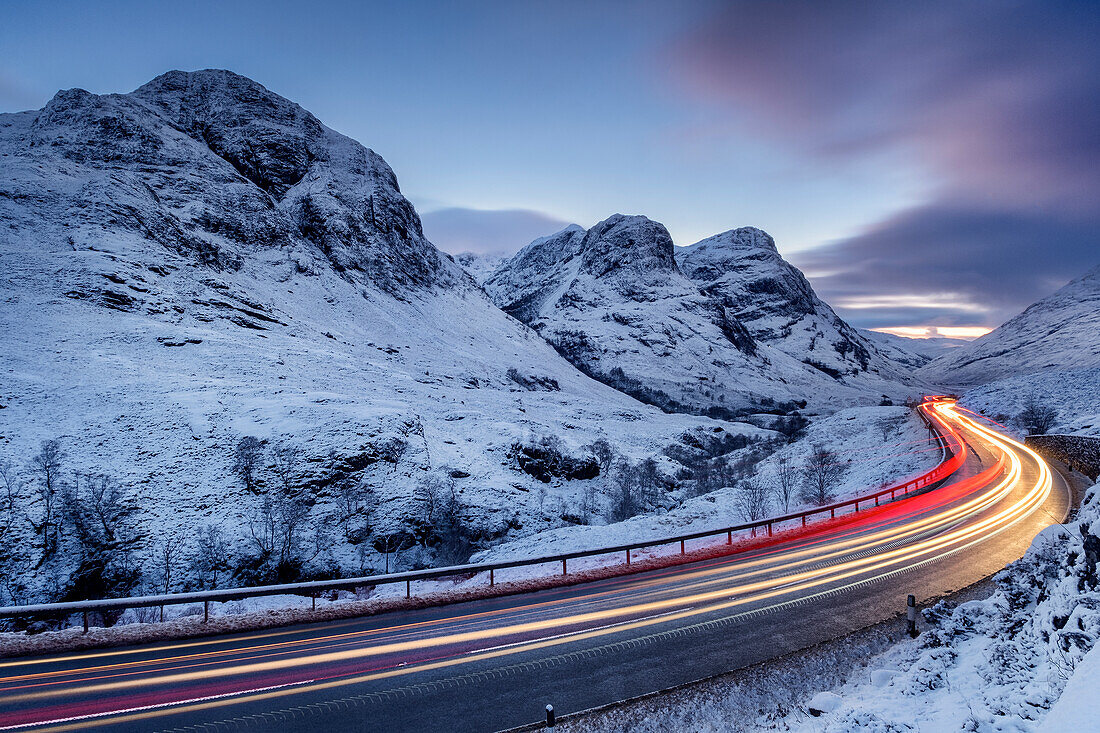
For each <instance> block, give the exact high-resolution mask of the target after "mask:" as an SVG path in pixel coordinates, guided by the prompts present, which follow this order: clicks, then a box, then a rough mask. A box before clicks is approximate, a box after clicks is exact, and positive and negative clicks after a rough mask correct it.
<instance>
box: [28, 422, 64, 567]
mask: <svg viewBox="0 0 1100 733" xmlns="http://www.w3.org/2000/svg"><path fill="white" fill-rule="evenodd" d="M64 461H65V451H63V450H62V449H61V441H60V440H59V439H57V438H55V439H53V440H46V441H43V443H42V445H41V448H40V449H39V451H38V453H37V454H36V455H35V456H34V457H33V458H32V459H31V471H32V472H33V473H34V475H35V490H36V495H37V498H38V504H39V513H38V521H34V520H33V519H32V520H31V524H32V526H33V527H34V531H35V532H36V533H37V534H38V536H39V537H40V538H41V547H42V558H43V560H45V559H48V558H49V557H51V556H52V555H53V554H54V553H55V552H56V551H57V546H58V533H59V529H60V528H59V526H58V525H59V522H58V516H57V514H58V512H57V503H58V493H59V492H60V490H61V471H62V467H63V465H64Z"/></svg>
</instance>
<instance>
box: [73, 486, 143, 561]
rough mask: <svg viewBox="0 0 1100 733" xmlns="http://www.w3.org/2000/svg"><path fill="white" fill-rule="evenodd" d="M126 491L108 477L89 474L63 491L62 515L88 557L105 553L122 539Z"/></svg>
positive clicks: (82, 551) (83, 552)
mask: <svg viewBox="0 0 1100 733" xmlns="http://www.w3.org/2000/svg"><path fill="white" fill-rule="evenodd" d="M124 499H125V492H124V491H123V489H122V488H121V487H120V486H119V485H118V484H117V483H116V482H115V481H114V480H113V479H112V478H111V477H110V476H108V475H106V474H102V473H100V474H96V473H86V474H81V475H78V476H77V477H76V480H75V481H73V482H72V483H69V484H66V485H65V486H63V487H62V489H61V498H60V503H59V506H60V516H61V517H62V519H63V521H64V522H65V523H66V525H67V526H68V527H69V528H71V531H72V534H73V536H74V537H75V538H76V540H77V542H78V543H79V546H80V550H81V554H82V555H84V556H87V555H95V554H99V553H103V552H105V551H107V550H108V549H110V547H111V545H113V544H114V543H115V542H117V541H118V540H119V534H120V530H121V524H122V520H123V517H124V515H125V513H126V508H125V506H124V503H123V502H124Z"/></svg>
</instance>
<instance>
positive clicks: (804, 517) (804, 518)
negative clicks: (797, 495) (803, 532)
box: [802, 514, 806, 527]
mask: <svg viewBox="0 0 1100 733" xmlns="http://www.w3.org/2000/svg"><path fill="white" fill-rule="evenodd" d="M802 526H803V527H805V526H806V515H805V514H803V515H802Z"/></svg>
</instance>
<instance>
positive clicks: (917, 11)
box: [672, 0, 1100, 325]
mask: <svg viewBox="0 0 1100 733" xmlns="http://www.w3.org/2000/svg"><path fill="white" fill-rule="evenodd" d="M1097 37H1100V12H1097V9H1096V6H1095V4H1092V3H1085V2H1082V3H1076V2H1050V1H1048V0H1041V1H1040V0H1025V1H1017V2H1007V3H1006V2H993V1H992V0H977V1H976V2H966V3H958V2H927V3H908V2H906V3H901V2H890V1H888V0H887V1H884V0H867V1H866V2H829V3H819V2H798V3H795V4H794V5H792V4H789V3H771V2H741V3H736V4H733V5H730V6H728V7H726V8H725V9H724V10H723V11H722V12H720V13H718V14H717V15H716V16H715V17H713V18H711V19H709V20H708V22H707V23H705V24H703V25H700V26H699V27H697V28H695V29H694V30H693V31H691V32H690V33H688V34H687V35H685V36H684V37H682V38H681V39H680V40H679V41H678V43H677V44H676V45H675V47H674V48H673V50H672V59H673V65H672V66H673V69H674V72H673V73H674V79H675V80H676V82H677V84H678V85H679V86H680V87H681V88H683V89H686V90H688V92H689V93H690V94H691V95H693V96H694V97H695V99H696V100H697V101H701V102H703V103H704V104H710V105H714V106H717V107H718V108H720V109H722V110H723V111H724V112H725V113H726V117H727V118H728V119H729V121H730V126H731V130H732V129H744V128H745V127H748V128H750V129H752V130H754V131H755V132H756V133H757V134H761V135H767V136H770V137H772V138H775V139H778V140H780V141H783V142H784V143H785V144H787V145H788V146H790V147H792V148H794V149H797V150H800V151H802V153H803V154H804V156H805V160H806V165H807V166H828V165H829V164H830V161H834V162H835V161H836V160H838V159H851V158H852V157H858V156H873V155H876V154H880V153H883V152H889V153H893V154H896V155H900V156H901V157H903V158H904V159H907V160H908V161H910V164H911V165H912V166H913V167H914V169H915V170H919V171H920V172H921V174H922V175H923V176H925V177H927V178H928V179H929V180H930V181H931V189H930V193H929V195H928V198H927V200H926V201H924V202H923V203H921V204H919V205H917V206H915V207H914V208H913V209H911V210H909V211H904V212H900V213H898V214H896V215H894V216H892V217H890V218H889V219H887V220H885V221H882V222H879V223H877V224H875V225H874V226H871V227H869V228H868V229H867V230H866V231H865V232H864V233H863V234H860V235H859V236H856V237H853V238H851V239H849V240H846V241H842V242H835V243H832V244H829V245H828V246H826V247H823V248H822V249H821V250H820V251H819V252H817V253H812V252H811V253H809V254H807V255H806V257H804V258H803V261H804V262H805V264H806V265H807V267H808V269H810V270H811V272H812V271H813V270H815V269H816V270H819V271H827V272H830V273H833V274H829V275H826V276H824V277H815V278H814V282H815V284H818V285H820V288H821V290H822V291H823V294H825V295H826V296H827V297H828V295H829V294H830V293H831V294H832V295H833V296H834V297H847V298H849V299H851V300H852V301H853V302H860V300H859V299H860V298H862V299H863V302H870V300H871V296H873V295H883V294H895V295H896V294H901V295H906V296H912V297H922V296H923V297H927V298H929V299H935V300H938V301H940V302H944V301H945V297H944V296H949V297H955V298H961V299H962V300H960V301H959V302H966V303H970V304H980V305H982V306H984V307H985V309H986V311H985V313H984V314H981V316H980V317H978V318H976V317H975V315H974V314H973V312H969V313H968V312H966V311H964V310H958V311H952V309H951V308H944V309H942V311H943V314H944V317H951V318H953V319H955V320H956V321H960V322H966V323H967V325H971V324H972V323H973V324H974V325H995V324H996V323H997V322H999V320H1003V319H1004V318H1005V317H1007V316H1009V315H1011V314H1013V313H1014V312H1016V311H1018V310H1020V309H1021V308H1023V307H1025V306H1026V305H1028V304H1029V303H1030V302H1032V301H1033V300H1034V299H1035V298H1036V297H1040V296H1042V295H1045V294H1047V293H1049V292H1050V291H1051V290H1052V289H1053V285H1052V284H1053V283H1055V282H1064V281H1065V280H1068V279H1070V278H1071V277H1074V276H1077V275H1080V274H1081V273H1082V272H1084V271H1085V270H1087V269H1088V268H1089V267H1091V266H1093V265H1095V264H1096V262H1097V261H1098V260H1100V256H1098V255H1097V254H1096V253H1097V248H1096V244H1095V243H1096V241H1097V239H1098V238H1100V135H1098V134H1097V130H1100V44H1097V43H1096V42H1095V39H1096V38H1097ZM892 159H893V158H892ZM796 215H797V212H792V216H796ZM930 310H934V308H926V309H913V308H908V309H907V308H901V307H898V306H890V305H883V306H882V307H880V308H878V309H873V308H872V309H862V310H860V311H859V316H858V318H856V319H855V320H861V321H863V322H864V323H867V324H870V325H899V324H898V323H886V322H885V321H886V320H887V319H891V318H897V317H905V318H910V319H912V318H916V317H917V315H918V312H919V314H920V322H922V323H927V322H928V320H927V317H928V315H929V311H930ZM983 318H984V321H983V322H982V323H981V324H978V323H975V321H976V320H982V319H983ZM875 321H879V322H878V323H875Z"/></svg>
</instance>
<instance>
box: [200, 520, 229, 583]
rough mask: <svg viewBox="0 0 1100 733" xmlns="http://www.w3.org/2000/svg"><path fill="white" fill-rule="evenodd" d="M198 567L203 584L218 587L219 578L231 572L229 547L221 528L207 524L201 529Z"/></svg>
mask: <svg viewBox="0 0 1100 733" xmlns="http://www.w3.org/2000/svg"><path fill="white" fill-rule="evenodd" d="M197 544H198V548H197V549H198V555H197V557H196V561H197V562H196V565H197V567H198V571H199V578H200V581H201V582H202V584H203V585H204V586H206V587H208V588H217V587H218V577H219V576H220V575H222V574H223V573H228V572H229V546H228V544H227V543H226V541H225V535H224V534H223V533H222V530H221V527H219V526H217V525H216V524H207V525H205V526H203V527H201V528H200V529H199V533H198V543H197Z"/></svg>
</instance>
